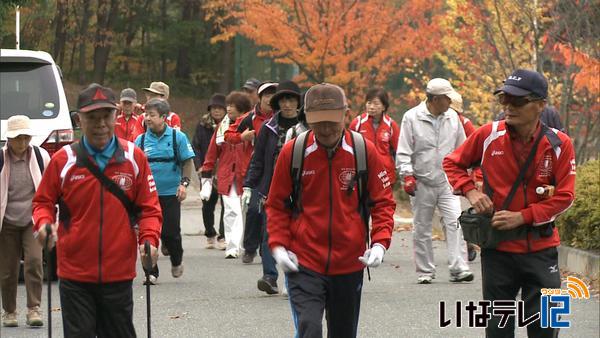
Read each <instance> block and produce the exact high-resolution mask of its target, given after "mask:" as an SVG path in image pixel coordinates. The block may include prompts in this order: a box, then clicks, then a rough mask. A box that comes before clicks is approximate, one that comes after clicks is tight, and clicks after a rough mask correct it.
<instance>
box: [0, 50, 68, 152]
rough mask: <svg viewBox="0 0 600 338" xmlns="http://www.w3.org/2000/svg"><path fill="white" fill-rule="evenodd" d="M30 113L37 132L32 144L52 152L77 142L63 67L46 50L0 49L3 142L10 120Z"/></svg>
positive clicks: (0, 100) (0, 111) (0, 115)
mask: <svg viewBox="0 0 600 338" xmlns="http://www.w3.org/2000/svg"><path fill="white" fill-rule="evenodd" d="M13 115H27V116H29V118H30V119H31V122H32V128H33V129H34V130H35V131H36V135H35V136H33V138H32V141H31V143H32V144H34V145H37V146H41V147H43V148H44V149H46V150H47V151H48V153H50V155H52V154H53V153H54V152H56V151H58V150H59V149H60V148H62V146H64V145H65V144H69V143H71V142H73V124H72V123H71V116H70V114H69V107H68V106H67V97H66V95H65V91H64V89H63V85H62V81H61V74H60V69H59V68H58V67H57V66H56V64H55V63H54V60H53V59H52V56H50V54H48V53H46V52H41V51H31V50H16V49H0V117H1V118H2V126H1V127H2V129H1V134H0V136H1V144H2V145H4V143H5V142H6V136H5V134H6V120H7V119H8V118H9V117H11V116H13Z"/></svg>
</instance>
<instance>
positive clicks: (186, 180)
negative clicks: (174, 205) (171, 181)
mask: <svg viewBox="0 0 600 338" xmlns="http://www.w3.org/2000/svg"><path fill="white" fill-rule="evenodd" d="M181 185H183V186H184V187H186V188H187V187H188V185H190V178H189V177H182V178H181Z"/></svg>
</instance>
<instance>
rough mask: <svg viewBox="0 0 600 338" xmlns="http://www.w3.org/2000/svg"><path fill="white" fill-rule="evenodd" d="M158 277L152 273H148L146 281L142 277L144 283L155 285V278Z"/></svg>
mask: <svg viewBox="0 0 600 338" xmlns="http://www.w3.org/2000/svg"><path fill="white" fill-rule="evenodd" d="M157 279H158V277H156V276H154V275H150V278H148V281H146V279H144V285H148V284H150V285H156V280H157Z"/></svg>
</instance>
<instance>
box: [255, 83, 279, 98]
mask: <svg viewBox="0 0 600 338" xmlns="http://www.w3.org/2000/svg"><path fill="white" fill-rule="evenodd" d="M278 85H279V83H277V82H263V83H261V84H260V86H258V89H257V90H256V94H258V95H260V94H262V92H264V91H265V90H266V89H267V88H271V87H272V88H277V86H278Z"/></svg>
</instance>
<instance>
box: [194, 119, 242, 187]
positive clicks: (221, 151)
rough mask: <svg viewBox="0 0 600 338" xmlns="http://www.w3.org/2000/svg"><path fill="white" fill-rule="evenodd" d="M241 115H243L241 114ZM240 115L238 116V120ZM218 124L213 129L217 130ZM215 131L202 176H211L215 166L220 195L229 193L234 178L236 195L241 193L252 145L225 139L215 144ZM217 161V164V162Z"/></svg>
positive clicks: (203, 165)
mask: <svg viewBox="0 0 600 338" xmlns="http://www.w3.org/2000/svg"><path fill="white" fill-rule="evenodd" d="M242 116H243V115H242ZM241 118H242V117H241V116H240V117H238V119H237V120H236V122H237V121H239V119H241ZM218 129H219V126H217V128H216V129H215V130H218ZM216 135H217V134H216V132H215V133H213V135H212V137H211V139H210V144H209V146H208V151H207V153H206V157H205V158H204V163H203V164H202V169H201V172H202V177H205V178H207V177H212V176H213V172H214V170H215V166H217V167H218V168H217V191H218V192H219V194H221V195H225V196H227V195H229V191H230V190H231V185H232V184H233V182H234V180H235V186H236V190H237V193H238V195H239V194H241V193H242V188H243V182H244V177H245V176H246V170H248V164H250V158H251V157H252V145H251V144H250V142H241V143H237V144H231V143H229V142H227V141H225V142H223V143H221V144H219V145H217V143H216ZM217 161H218V164H217Z"/></svg>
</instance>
